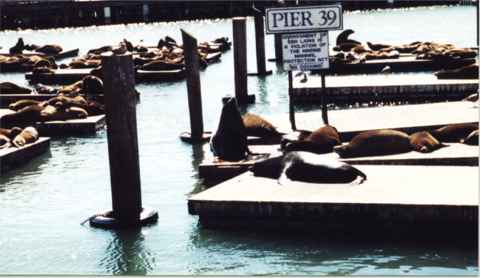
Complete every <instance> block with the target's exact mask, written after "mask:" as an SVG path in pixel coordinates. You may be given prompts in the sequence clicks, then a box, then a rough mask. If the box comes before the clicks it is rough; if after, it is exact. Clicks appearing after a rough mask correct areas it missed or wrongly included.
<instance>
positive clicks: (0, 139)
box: [0, 127, 22, 149]
mask: <svg viewBox="0 0 480 278" xmlns="http://www.w3.org/2000/svg"><path fill="white" fill-rule="evenodd" d="M20 132H22V129H21V128H19V127H13V128H11V129H6V128H0V149H6V148H8V147H10V146H11V145H12V140H13V139H14V138H15V137H16V136H17V135H18V134H20Z"/></svg>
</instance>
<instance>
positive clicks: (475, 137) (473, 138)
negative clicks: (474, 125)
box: [460, 129, 478, 146]
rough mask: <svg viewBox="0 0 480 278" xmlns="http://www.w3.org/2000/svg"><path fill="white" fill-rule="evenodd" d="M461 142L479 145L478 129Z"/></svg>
mask: <svg viewBox="0 0 480 278" xmlns="http://www.w3.org/2000/svg"><path fill="white" fill-rule="evenodd" d="M460 143H463V144H467V145H477V146H478V129H477V130H474V131H472V132H471V133H470V134H469V135H468V136H467V137H466V138H464V139H461V140H460Z"/></svg>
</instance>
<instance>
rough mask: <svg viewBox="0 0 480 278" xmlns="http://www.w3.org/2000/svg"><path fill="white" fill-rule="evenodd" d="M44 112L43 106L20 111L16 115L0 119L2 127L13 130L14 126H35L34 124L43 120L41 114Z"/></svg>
mask: <svg viewBox="0 0 480 278" xmlns="http://www.w3.org/2000/svg"><path fill="white" fill-rule="evenodd" d="M42 110H43V106H40V105H30V106H27V107H24V108H22V109H20V110H18V111H17V112H15V113H10V114H5V115H2V116H1V117H0V127H2V128H11V127H14V126H20V127H24V126H27V125H33V124H34V123H36V122H38V121H41V120H42V117H41V114H40V112H41V111H42Z"/></svg>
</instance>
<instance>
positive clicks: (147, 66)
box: [139, 60, 185, 71]
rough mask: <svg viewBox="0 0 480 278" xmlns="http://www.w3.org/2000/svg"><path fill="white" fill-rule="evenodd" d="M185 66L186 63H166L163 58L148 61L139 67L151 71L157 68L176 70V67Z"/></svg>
mask: <svg viewBox="0 0 480 278" xmlns="http://www.w3.org/2000/svg"><path fill="white" fill-rule="evenodd" d="M184 67H185V64H183V63H176V64H175V63H166V62H165V61H161V60H153V61H151V62H148V63H146V64H144V65H142V66H140V67H139V69H141V70H150V71H156V70H176V69H182V68H184Z"/></svg>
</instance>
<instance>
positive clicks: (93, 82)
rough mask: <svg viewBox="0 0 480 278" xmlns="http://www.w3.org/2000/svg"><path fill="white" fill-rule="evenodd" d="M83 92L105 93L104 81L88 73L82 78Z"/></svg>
mask: <svg viewBox="0 0 480 278" xmlns="http://www.w3.org/2000/svg"><path fill="white" fill-rule="evenodd" d="M82 92H83V93H84V94H86V95H95V94H103V81H102V79H100V78H99V77H97V76H95V75H87V76H85V77H84V78H83V79H82Z"/></svg>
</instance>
